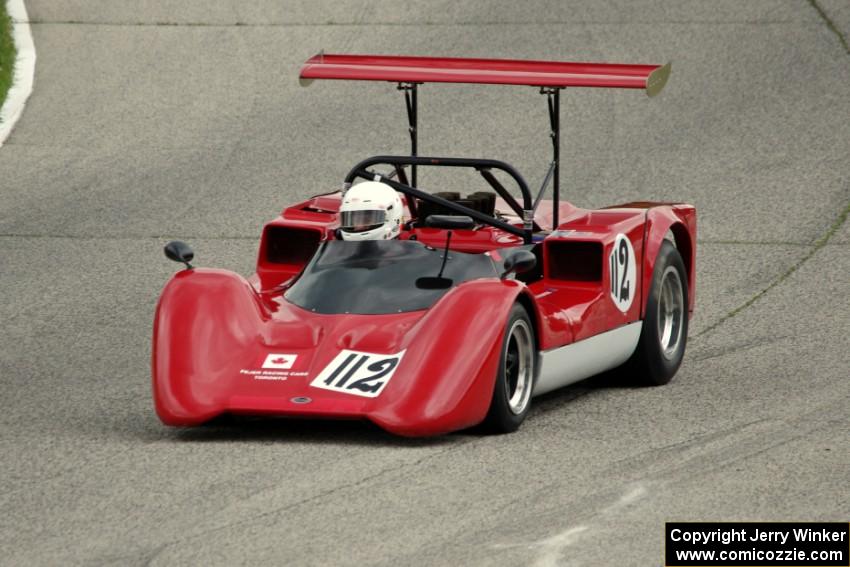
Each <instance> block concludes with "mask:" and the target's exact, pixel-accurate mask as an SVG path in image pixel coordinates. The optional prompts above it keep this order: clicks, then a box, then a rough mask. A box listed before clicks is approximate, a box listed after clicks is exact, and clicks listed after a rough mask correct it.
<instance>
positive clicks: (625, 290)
mask: <svg viewBox="0 0 850 567" xmlns="http://www.w3.org/2000/svg"><path fill="white" fill-rule="evenodd" d="M608 268H609V272H608V275H609V280H610V284H611V299H612V300H613V301H614V304H615V305H616V306H617V308H618V309H619V310H620V311H622V312H623V313H625V312H626V311H628V310H629V307H631V306H632V299H634V295H635V285H636V283H637V277H636V272H635V250H634V248H632V243H631V241H630V240H629V239H628V237H627V236H626V235H625V234H618V235H617V238H615V239H614V247H613V248H612V249H611V255H610V256H609V257H608Z"/></svg>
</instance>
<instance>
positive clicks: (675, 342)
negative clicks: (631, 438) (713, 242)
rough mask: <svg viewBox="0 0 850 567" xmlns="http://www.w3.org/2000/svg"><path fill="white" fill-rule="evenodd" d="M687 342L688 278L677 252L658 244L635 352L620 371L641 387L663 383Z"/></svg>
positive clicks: (666, 243) (673, 370) (668, 245)
mask: <svg viewBox="0 0 850 567" xmlns="http://www.w3.org/2000/svg"><path fill="white" fill-rule="evenodd" d="M687 341H688V275H687V272H686V271H685V264H684V262H682V257H681V255H679V251H678V250H676V247H675V246H674V245H673V244H672V243H671V242H669V241H666V240H665V241H664V242H663V243H662V244H661V249H660V250H659V251H658V257H657V258H656V260H655V268H654V270H653V272H652V284H651V286H650V292H649V296H648V297H647V300H646V316H645V317H644V320H643V328H642V329H641V333H640V339H639V341H638V346H637V349H635V352H634V354H633V355H632V357H631V358H630V359H629V361H628V362H627V363H626V365H625V368H624V370H625V371H626V373H627V375H628V376H630V378H631V380H630V381H631V382H632V383H634V384H638V385H642V386H661V385H663V384H667V383H668V382H670V380H671V379H672V378H673V376H674V375H675V374H676V371H678V370H679V366H680V365H681V364H682V358H683V357H684V355H685V344H686V343H687Z"/></svg>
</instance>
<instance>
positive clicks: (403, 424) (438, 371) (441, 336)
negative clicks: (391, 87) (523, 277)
mask: <svg viewBox="0 0 850 567" xmlns="http://www.w3.org/2000/svg"><path fill="white" fill-rule="evenodd" d="M523 289H524V285H523V284H522V283H520V282H517V281H514V280H496V279H493V280H474V281H470V282H466V283H464V284H461V285H460V286H458V287H456V288H455V289H453V290H452V291H450V292H449V293H447V294H446V295H445V296H444V297H443V298H442V299H440V301H438V302H437V303H436V304H435V305H434V306H433V307H431V309H430V310H429V311H428V313H427V314H426V315H425V316H424V317H422V319H420V320H419V321H418V322H417V323H416V325H415V326H414V328H412V329H411V331H410V332H409V333H408V335H407V336H408V338H409V343H408V344H407V345H406V349H407V350H406V353H405V356H404V362H403V366H402V367H400V368H399V372H403V373H404V374H405V375H406V376H407V378H406V379H405V380H404V381H403V382H402V381H398V382H396V383H395V387H396V388H395V389H394V391H392V392H390V391H389V388H388V389H387V390H388V391H386V392H385V393H384V394H383V395H382V397H383V396H384V395H387V394H392V397H388V398H386V399H384V400H383V401H382V403H381V404H380V406H379V407H377V408H376V409H375V410H374V411H372V412H370V413H369V416H368V417H369V419H371V420H372V421H374V422H375V423H377V424H378V425H380V426H381V427H383V428H384V429H387V430H389V431H391V432H393V433H396V434H399V435H410V436H413V435H416V436H418V435H438V434H441V433H445V432H448V431H454V430H458V429H463V428H466V427H470V426H473V425H476V424H478V423H480V422H481V421H483V420H484V418H485V417H486V415H487V410H488V408H489V406H490V399H491V397H492V395H493V386H494V383H495V377H496V372H497V369H498V364H499V357H500V354H501V347H502V340H503V337H504V332H505V323H506V321H507V318H508V315H509V313H510V310H511V307H512V306H513V304H514V302H516V300H517V296H518V295H519V294H520V293H521V292H522V290H523Z"/></svg>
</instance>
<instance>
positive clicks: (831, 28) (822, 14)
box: [809, 0, 850, 54]
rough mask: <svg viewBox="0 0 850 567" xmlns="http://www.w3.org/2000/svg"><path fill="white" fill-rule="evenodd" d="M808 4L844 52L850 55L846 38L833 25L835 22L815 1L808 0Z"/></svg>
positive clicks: (849, 46) (849, 47)
mask: <svg viewBox="0 0 850 567" xmlns="http://www.w3.org/2000/svg"><path fill="white" fill-rule="evenodd" d="M809 4H811V6H812V8H814V9H815V11H816V12H817V13H818V15H819V16H820V17H821V19H822V20H823V21H824V23H825V24H826V27H827V28H828V29H829V31H831V32H832V33H834V34H835V35H836V36H837V37H838V41H839V42H840V43H841V45H842V46H843V47H844V51H846V52H847V53H848V54H850V45H847V38H846V37H844V34H843V33H841V30H839V29H838V26H836V25H835V22H833V21H832V18H830V17H829V16H828V15H827V13H826V12H825V11H824V9H823V8H821V6H820V4H818V2H817V0H809Z"/></svg>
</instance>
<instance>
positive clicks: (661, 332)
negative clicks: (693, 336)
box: [658, 266, 685, 360]
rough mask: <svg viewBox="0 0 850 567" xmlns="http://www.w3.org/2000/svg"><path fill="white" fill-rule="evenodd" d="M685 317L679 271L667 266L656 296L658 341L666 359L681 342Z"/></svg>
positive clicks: (677, 348)
mask: <svg viewBox="0 0 850 567" xmlns="http://www.w3.org/2000/svg"><path fill="white" fill-rule="evenodd" d="M684 317H685V292H684V289H683V287H682V280H681V278H680V277H679V271H678V270H677V269H676V268H675V267H673V266H668V267H667V269H666V270H664V274H663V275H662V276H661V293H660V296H659V298H658V342H659V345H660V347H661V352H662V354H663V355H664V358H666V359H667V360H670V359H672V358H673V357H674V356H675V355H676V352H677V351H678V350H679V345H680V344H681V342H682V323H683V322H684Z"/></svg>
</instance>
